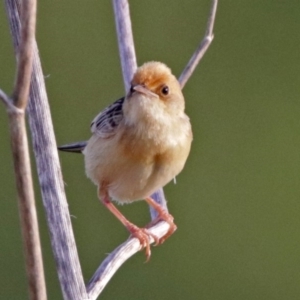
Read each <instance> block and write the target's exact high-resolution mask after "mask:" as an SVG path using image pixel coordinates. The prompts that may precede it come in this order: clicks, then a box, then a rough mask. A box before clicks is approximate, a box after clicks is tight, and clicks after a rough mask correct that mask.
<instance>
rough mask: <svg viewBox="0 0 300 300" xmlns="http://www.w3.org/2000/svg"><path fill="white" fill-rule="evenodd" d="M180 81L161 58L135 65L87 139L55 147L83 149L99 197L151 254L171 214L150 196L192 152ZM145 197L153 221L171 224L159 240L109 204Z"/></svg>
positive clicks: (100, 115) (73, 149)
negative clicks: (121, 94) (122, 94)
mask: <svg viewBox="0 0 300 300" xmlns="http://www.w3.org/2000/svg"><path fill="white" fill-rule="evenodd" d="M184 109H185V102H184V97H183V94H182V92H181V88H180V85H179V83H178V81H177V79H176V77H175V76H174V75H173V74H172V73H171V70H170V69H169V68H168V67H167V66H166V65H165V64H163V63H160V62H148V63H145V64H143V65H142V66H141V67H139V68H138V69H137V71H136V73H135V74H134V76H133V79H132V81H131V88H130V91H129V92H128V94H127V96H126V97H124V98H121V99H119V100H117V101H116V102H114V103H113V104H111V105H110V106H108V107H107V108H106V109H104V110H103V111H102V112H100V114H99V115H98V116H97V117H96V118H95V119H94V120H93V122H92V124H91V131H92V133H93V135H92V137H91V138H90V140H89V141H88V142H87V143H86V142H81V143H76V144H71V145H66V146H61V147H59V149H60V150H64V151H71V152H82V153H83V154H84V156H85V169H86V174H87V176H88V177H89V178H90V179H91V180H92V181H93V182H94V183H95V184H96V185H97V186H98V196H99V198H100V200H101V202H102V203H103V204H104V205H105V206H106V207H107V208H108V209H109V210H110V211H111V212H112V213H113V214H114V215H115V216H116V217H117V218H118V219H119V220H120V221H121V222H122V223H123V225H124V226H125V227H126V228H127V229H128V230H129V232H130V233H131V234H132V236H134V237H136V238H138V239H139V241H140V243H141V246H142V247H145V248H146V256H147V259H149V257H150V254H151V251H150V243H149V236H152V237H153V238H154V240H155V242H156V244H160V243H162V242H163V241H164V240H165V239H166V238H167V237H169V236H170V235H171V234H172V233H173V232H174V231H175V230H176V228H177V227H176V225H175V224H174V222H173V217H172V216H171V215H170V214H169V213H168V212H166V211H165V210H164V209H163V208H162V207H161V206H160V205H159V204H158V203H156V202H155V201H154V200H153V199H152V198H151V197H150V195H151V194H153V193H154V192H155V191H156V190H158V189H159V188H161V187H163V186H165V185H166V184H167V183H168V182H169V181H170V180H172V179H173V178H174V177H175V176H176V175H177V174H178V173H179V172H181V170H182V169H183V167H184V164H185V162H186V159H187V157H188V155H189V152H190V147H191V142H192V130H191V124H190V121H189V118H188V116H187V115H186V114H185V112H184ZM110 199H113V200H115V201H117V202H119V203H128V202H133V201H136V200H140V199H145V200H146V202H147V203H148V204H149V205H151V206H152V207H153V208H154V209H156V211H157V212H158V217H157V219H156V220H154V221H152V222H151V223H150V224H153V223H155V222H158V221H160V220H164V221H166V222H168V224H169V225H170V228H169V231H168V232H167V234H166V235H165V236H163V237H162V238H161V239H158V238H157V237H156V236H154V235H152V234H150V233H149V231H148V230H147V226H146V228H139V227H137V226H136V225H134V224H133V223H131V222H129V221H128V220H127V219H126V218H125V217H124V216H123V214H122V213H121V212H120V211H119V210H118V209H117V208H116V207H115V206H114V205H113V204H112V202H111V200H110Z"/></svg>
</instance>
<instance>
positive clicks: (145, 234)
mask: <svg viewBox="0 0 300 300" xmlns="http://www.w3.org/2000/svg"><path fill="white" fill-rule="evenodd" d="M126 227H127V229H128V231H129V232H130V233H131V236H132V237H135V238H137V239H138V240H139V241H140V244H141V246H142V249H143V248H145V254H146V261H147V262H148V261H149V259H150V256H151V248H150V237H152V238H153V240H154V242H155V245H158V244H159V240H160V239H159V238H158V237H157V236H156V235H154V234H152V233H151V232H149V231H148V229H147V228H139V227H137V226H135V225H134V224H132V223H130V224H128V225H127V226H126Z"/></svg>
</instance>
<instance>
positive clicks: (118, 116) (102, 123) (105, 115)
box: [91, 97, 125, 138]
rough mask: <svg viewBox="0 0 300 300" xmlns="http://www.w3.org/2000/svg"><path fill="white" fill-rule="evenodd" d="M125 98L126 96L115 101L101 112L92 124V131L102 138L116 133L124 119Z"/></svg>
mask: <svg viewBox="0 0 300 300" xmlns="http://www.w3.org/2000/svg"><path fill="white" fill-rule="evenodd" d="M124 100H125V97H123V98H121V99H119V100H117V101H115V102H114V103H113V104H111V105H109V106H108V107H107V108H105V109H104V110H103V111H101V112H100V113H99V115H98V116H97V117H96V118H95V119H94V120H93V122H92V124H91V131H92V133H94V134H96V135H98V136H100V137H102V138H109V137H111V136H112V135H114V134H115V132H116V128H117V127H118V125H119V124H120V122H121V120H122V119H123V103H124Z"/></svg>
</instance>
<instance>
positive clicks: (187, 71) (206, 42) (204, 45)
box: [178, 0, 218, 89]
mask: <svg viewBox="0 0 300 300" xmlns="http://www.w3.org/2000/svg"><path fill="white" fill-rule="evenodd" d="M217 6H218V0H213V2H212V6H211V10H210V14H209V18H208V22H207V27H206V32H205V36H204V38H203V40H202V41H201V43H200V44H199V46H198V48H197V49H196V51H195V52H194V54H193V56H192V57H191V59H190V61H189V62H188V64H187V65H186V67H185V68H184V70H183V71H182V73H181V75H180V77H179V79H178V81H179V83H180V86H181V88H182V89H183V88H184V86H185V84H186V83H187V81H188V80H189V78H190V77H191V75H192V74H193V72H194V70H195V69H196V67H197V65H198V64H199V62H200V60H201V59H202V57H203V56H204V54H205V52H206V51H207V49H208V47H209V46H210V44H211V42H212V40H213V38H214V35H213V28H214V24H215V18H216V12H217Z"/></svg>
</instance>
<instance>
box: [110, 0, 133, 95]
mask: <svg viewBox="0 0 300 300" xmlns="http://www.w3.org/2000/svg"><path fill="white" fill-rule="evenodd" d="M113 7H114V13H115V21H116V29H117V37H118V45H119V53H120V59H121V66H122V74H123V81H124V86H125V93H127V92H128V91H129V88H130V81H131V79H132V77H133V74H134V72H135V70H136V68H137V64H136V56H135V49H134V42H133V35H132V30H131V19H130V13H129V5H128V1H127V0H113Z"/></svg>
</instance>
